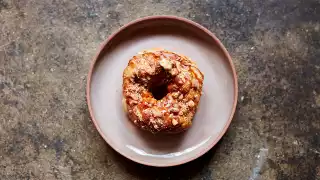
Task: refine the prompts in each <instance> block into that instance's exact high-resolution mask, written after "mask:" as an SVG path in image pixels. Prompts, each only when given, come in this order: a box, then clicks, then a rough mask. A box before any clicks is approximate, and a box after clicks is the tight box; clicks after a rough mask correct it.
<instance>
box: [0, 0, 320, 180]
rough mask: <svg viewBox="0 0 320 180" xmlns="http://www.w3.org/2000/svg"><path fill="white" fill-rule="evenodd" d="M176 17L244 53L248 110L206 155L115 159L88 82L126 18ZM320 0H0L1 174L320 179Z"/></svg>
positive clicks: (239, 56) (240, 68)
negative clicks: (175, 161) (150, 161)
mask: <svg viewBox="0 0 320 180" xmlns="http://www.w3.org/2000/svg"><path fill="white" fill-rule="evenodd" d="M160 14H171V15H177V16H182V17H186V18H189V19H192V20H194V21H196V22H198V23H200V24H202V25H204V26H205V27H207V28H208V29H210V30H212V31H213V32H214V33H215V34H216V35H217V36H218V37H219V38H220V39H221V40H222V42H223V43H224V44H225V46H226V47H227V49H228V50H229V52H230V54H231V56H232V57H233V60H234V63H235V65H236V69H237V72H238V75H239V90H240V92H239V99H238V100H239V103H238V107H237V112H236V115H235V118H234V121H233V122H232V124H231V126H230V128H229V130H228V131H227V133H226V135H225V136H224V137H223V139H222V140H221V141H220V142H219V144H218V145H217V146H216V147H215V148H213V149H212V150H211V151H209V152H208V153H207V154H206V155H204V156H203V157H201V158H199V159H197V160H195V161H193V162H191V163H188V164H186V165H182V166H179V167H173V168H160V169H159V168H151V167H146V166H142V165H138V164H136V163H133V162H131V161H129V160H127V159H125V158H124V157H122V156H120V155H118V154H117V153H115V152H114V151H113V150H112V149H111V148H110V147H109V146H108V145H107V144H106V143H105V142H104V141H103V140H102V138H101V137H100V136H99V134H98V132H97V131H96V130H95V128H94V126H93V124H92V123H91V121H90V118H89V113H88V110H87V106H86V100H85V85H86V75H87V71H88V67H89V64H90V61H91V59H92V57H93V56H94V54H95V53H96V50H97V48H98V46H99V44H100V43H101V42H102V41H103V40H104V39H105V38H106V37H108V36H109V35H110V34H111V33H112V32H114V31H115V30H117V29H118V28H119V27H120V26H122V25H124V24H125V23H127V22H129V21H131V20H134V19H136V18H138V17H143V16H147V15H160ZM319 57H320V1H319V0H268V1H265V0H207V1H205V0H202V1H194V0H188V1H182V0H172V1H165V0H148V1H147V0H137V1H131V0H130V1H123V0H95V1H94V0H92V1H90V0H61V1H59V0H46V1H40V0H28V1H23V0H0V179H1V180H8V179H10V180H11V179H47V180H51V179H66V180H68V179H77V180H82V179H203V180H208V179H228V180H229V179H236V180H238V179H239V180H243V179H248V178H249V177H250V175H251V174H252V171H253V169H254V168H255V162H256V157H255V156H256V155H257V154H258V153H259V152H260V151H261V149H268V155H267V158H266V161H265V163H264V166H263V168H262V169H261V172H260V174H261V178H262V179H308V180H313V179H320V59H319Z"/></svg>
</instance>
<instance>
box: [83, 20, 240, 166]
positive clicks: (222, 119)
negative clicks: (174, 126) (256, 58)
mask: <svg viewBox="0 0 320 180" xmlns="http://www.w3.org/2000/svg"><path fill="white" fill-rule="evenodd" d="M151 48H163V49H166V50H169V51H173V52H176V53H178V54H183V55H185V56H187V57H190V58H191V59H192V60H193V61H195V62H196V63H197V65H198V67H199V69H200V70H201V71H202V72H203V73H204V85H203V95H202V96H201V100H200V104H199V108H198V111H197V113H196V115H195V118H194V119H193V125H192V127H191V128H190V129H189V130H187V131H186V132H184V133H181V134H175V135H153V134H150V133H148V132H144V131H141V130H139V129H138V128H136V127H135V126H134V125H133V124H132V123H131V122H130V121H129V120H128V119H127V117H126V114H125V113H124V111H123V108H122V103H121V99H122V72H123V70H124V68H125V67H126V66H127V63H128V61H129V59H130V58H132V57H133V56H134V55H136V54H137V53H138V52H140V51H142V50H146V49H151ZM237 95H238V85H237V77H236V72H235V69H234V65H233V64H232V61H231V58H230V55H229V54H228V52H227V50H226V49H225V48H224V46H223V45H222V44H221V42H220V41H219V40H218V39H217V38H216V37H215V36H214V35H213V34H212V33H211V32H210V31H209V30H207V29H205V28H204V27H202V26H200V25H199V24H197V23H195V22H192V21H190V20H187V19H183V18H178V17H173V16H153V17H146V18H142V19H139V20H136V21H134V22H131V23H129V24H127V25H125V26H124V27H122V28H121V29H120V30H119V31H118V32H116V33H115V34H113V35H111V36H110V37H109V38H108V39H107V40H106V41H105V42H104V43H103V45H102V46H101V49H100V50H99V52H98V54H97V55H96V57H95V58H94V60H93V63H92V66H91V68H90V72H89V76H88V84H87V101H88V106H89V111H90V114H91V117H92V121H93V122H94V124H95V126H96V128H97V129H98V131H99V133H100V134H101V136H102V137H103V138H104V139H105V141H106V142H107V143H108V144H109V145H110V146H111V147H112V148H113V149H115V150H116V151H117V152H119V153H120V154H122V155H123V156H125V157H127V158H129V159H131V160H133V161H135V162H138V163H141V164H145V165H150V166H162V167H164V166H175V165H179V164H183V163H186V162H189V161H191V160H193V159H196V158H198V157H199V156H201V155H203V154H204V153H205V152H207V151H208V150H209V149H210V148H212V147H213V146H214V145H215V144H216V143H217V142H218V141H219V140H220V138H221V137H222V135H223V134H224V133H225V132H226V130H227V128H228V126H229V124H230V122H231V119H232V116H233V114H234V111H235V107H236V103H237Z"/></svg>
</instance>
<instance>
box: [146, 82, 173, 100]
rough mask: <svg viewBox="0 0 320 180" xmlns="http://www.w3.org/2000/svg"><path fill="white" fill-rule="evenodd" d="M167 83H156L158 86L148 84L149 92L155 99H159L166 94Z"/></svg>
mask: <svg viewBox="0 0 320 180" xmlns="http://www.w3.org/2000/svg"><path fill="white" fill-rule="evenodd" d="M167 86H168V85H167V84H162V85H160V86H159V85H158V86H152V85H151V86H150V87H149V91H150V92H151V94H152V96H153V97H154V98H155V99H156V100H161V99H162V98H164V97H165V96H166V95H167V94H168V88H167Z"/></svg>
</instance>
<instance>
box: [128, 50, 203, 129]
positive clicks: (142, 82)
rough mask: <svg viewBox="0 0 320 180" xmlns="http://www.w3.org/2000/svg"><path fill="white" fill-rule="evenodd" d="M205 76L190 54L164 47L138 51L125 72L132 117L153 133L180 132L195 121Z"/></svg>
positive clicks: (131, 118) (129, 109) (135, 122)
mask: <svg viewBox="0 0 320 180" xmlns="http://www.w3.org/2000/svg"><path fill="white" fill-rule="evenodd" d="M203 80H204V76H203V74H202V72H201V71H200V70H199V69H198V68H197V66H196V64H195V63H194V62H192V61H191V60H190V59H189V58H188V57H185V56H182V55H178V54H176V53H174V52H170V51H167V50H162V49H154V50H146V51H143V52H140V53H138V55H136V56H134V57H133V58H132V59H131V60H130V61H129V63H128V66H127V67H126V68H125V70H124V72H123V84H122V87H123V100H122V101H123V106H124V109H125V111H126V113H127V115H128V117H129V119H130V120H131V121H132V122H133V123H134V124H135V125H136V126H138V127H140V128H141V129H144V130H147V131H150V132H152V133H157V132H167V133H177V132H181V131H184V130H186V129H187V128H189V127H190V126H191V124H192V119H193V117H194V115H195V113H196V110H197V107H198V104H199V101H200V96H201V94H202V93H201V92H202V85H203Z"/></svg>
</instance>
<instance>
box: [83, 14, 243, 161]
mask: <svg viewBox="0 0 320 180" xmlns="http://www.w3.org/2000/svg"><path fill="white" fill-rule="evenodd" d="M148 20H176V21H182V22H184V23H186V24H188V25H191V26H193V27H195V28H198V29H200V30H201V31H202V32H203V33H206V34H207V35H209V36H210V37H211V38H212V39H213V40H214V41H215V43H216V44H217V45H218V47H219V48H220V49H221V50H222V52H223V54H224V56H225V57H226V59H227V60H228V62H229V66H230V68H231V71H232V75H233V85H234V101H233V106H232V111H231V114H230V115H229V119H228V121H227V123H226V125H225V126H224V127H223V129H222V131H221V132H220V133H219V135H218V136H217V137H216V139H215V140H214V141H213V142H212V143H211V144H210V145H209V146H208V147H206V148H204V149H203V150H202V151H201V152H200V153H197V154H195V155H192V157H190V158H188V159H185V160H183V161H178V162H176V163H168V164H156V163H152V162H146V161H143V160H141V159H136V158H133V157H130V156H129V155H126V154H125V153H123V152H121V151H120V150H119V149H117V148H115V147H114V146H112V144H111V143H110V142H109V141H108V139H107V138H106V137H105V135H104V134H103V133H102V130H101V129H100V127H99V125H98V123H97V121H96V119H95V117H94V115H93V110H92V105H91V97H90V93H91V88H90V86H91V79H92V74H93V70H94V68H95V65H96V62H97V60H98V59H99V56H100V54H101V53H102V51H103V50H104V48H105V47H106V46H107V45H108V43H109V42H110V41H111V40H112V39H113V38H114V37H116V36H117V35H118V34H120V33H121V32H122V31H124V30H125V29H127V28H129V27H130V26H132V25H135V24H139V23H141V22H143V21H148ZM86 100H87V106H88V109H89V114H90V117H91V121H92V122H93V124H94V126H95V128H96V129H97V130H98V132H99V134H100V136H101V137H102V138H103V139H104V141H105V142H106V143H107V144H108V145H109V146H110V147H111V148H112V149H114V150H115V151H116V152H117V153H119V154H121V155H122V156H124V157H126V158H127V159H129V160H131V161H134V162H136V163H139V164H144V165H147V166H153V167H171V166H178V165H181V164H185V163H188V162H190V161H193V160H195V159H197V158H199V157H201V156H202V155H204V154H205V153H206V152H208V151H209V150H210V149H212V148H213V147H214V146H215V145H216V144H217V143H218V142H219V141H220V139H221V138H222V136H223V135H224V134H225V133H226V131H227V129H228V128H229V126H230V124H231V121H232V119H233V117H234V114H235V110H236V106H237V102H238V78H237V73H236V70H235V66H234V64H233V61H232V58H231V56H230V54H229V52H228V51H227V49H226V48H225V47H224V45H223V44H222V43H221V41H220V40H219V39H218V38H217V37H216V36H215V35H214V34H213V33H212V32H211V31H210V30H208V29H207V28H205V27H203V26H202V25H200V24H198V23H196V22H194V21H191V20H189V19H186V18H183V17H178V16H172V15H157V16H146V17H142V18H138V19H136V20H133V21H131V22H129V23H127V24H125V25H124V26H122V27H120V28H119V29H118V30H117V31H115V32H113V33H112V34H111V35H110V36H109V37H108V38H107V39H106V40H104V41H103V42H102V44H100V46H99V48H98V51H97V53H96V54H95V56H94V57H93V59H92V60H91V65H90V68H89V72H88V75H87V85H86Z"/></svg>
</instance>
